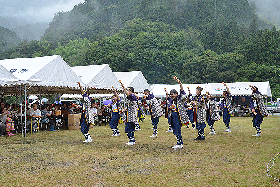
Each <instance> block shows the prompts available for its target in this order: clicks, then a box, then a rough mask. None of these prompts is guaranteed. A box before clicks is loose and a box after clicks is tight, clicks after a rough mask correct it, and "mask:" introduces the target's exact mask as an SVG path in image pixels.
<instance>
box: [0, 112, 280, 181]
mask: <svg viewBox="0 0 280 187" xmlns="http://www.w3.org/2000/svg"><path fill="white" fill-rule="evenodd" d="M149 119H150V117H149V116H147V117H146V120H145V121H144V122H143V123H140V125H141V129H142V130H141V131H136V132H135V138H136V145H134V146H126V145H125V143H126V142H127V141H128V138H127V136H126V134H125V133H124V124H120V125H119V129H120V131H121V136H119V137H111V133H112V132H111V129H110V127H109V126H95V127H93V128H90V134H91V136H92V138H93V142H92V143H88V144H85V143H83V142H82V141H83V140H84V137H83V135H82V133H81V132H80V131H78V130H76V131H74V130H72V131H66V130H61V131H55V132H49V131H46V132H44V131H40V132H39V133H38V134H27V137H26V138H22V137H21V134H17V135H15V136H12V137H0V146H1V148H0V167H1V171H0V184H1V186H86V185H89V186H280V184H279V182H277V181H274V180H273V179H272V178H270V177H267V176H266V166H267V164H268V162H269V161H270V160H271V159H272V158H273V157H275V155H277V153H278V152H279V150H280V149H279V143H280V135H279V132H280V130H279V128H280V117H279V116H270V117H268V118H265V119H264V122H263V123H262V126H261V127H262V136H261V137H252V136H251V135H252V134H255V133H256V131H255V129H254V128H253V127H252V118H249V117H244V118H242V117H238V118H237V117H236V118H231V123H230V125H231V127H232V132H231V133H226V132H224V129H225V126H224V124H223V123H222V121H218V122H216V123H215V124H214V127H215V130H216V133H217V134H216V135H208V133H209V132H210V130H209V127H208V126H207V127H206V129H205V132H206V140H205V141H201V142H194V141H193V139H194V138H196V135H197V131H196V130H188V129H187V128H186V127H185V126H183V127H182V136H183V141H184V148H183V149H182V150H179V151H174V150H172V149H171V147H172V146H173V145H175V144H176V139H175V136H174V135H173V133H166V132H165V131H166V130H167V129H168V124H167V120H166V119H165V118H161V119H160V122H159V125H158V133H159V134H158V137H157V138H154V139H153V138H150V135H152V130H151V127H152V125H151V123H150V120H149ZM270 174H271V175H273V176H274V177H276V178H278V179H279V178H280V158H279V159H277V160H275V164H274V166H273V167H272V168H271V170H270Z"/></svg>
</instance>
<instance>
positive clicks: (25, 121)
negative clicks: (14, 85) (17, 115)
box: [24, 84, 27, 137]
mask: <svg viewBox="0 0 280 187" xmlns="http://www.w3.org/2000/svg"><path fill="white" fill-rule="evenodd" d="M26 123H27V120H26V84H25V85H24V137H26Z"/></svg>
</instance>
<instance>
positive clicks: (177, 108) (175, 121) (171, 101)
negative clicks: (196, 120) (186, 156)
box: [167, 76, 189, 150]
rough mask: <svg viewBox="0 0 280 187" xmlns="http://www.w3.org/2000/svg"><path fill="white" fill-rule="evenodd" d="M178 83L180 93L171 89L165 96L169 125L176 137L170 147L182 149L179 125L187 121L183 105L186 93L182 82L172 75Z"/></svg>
mask: <svg viewBox="0 0 280 187" xmlns="http://www.w3.org/2000/svg"><path fill="white" fill-rule="evenodd" d="M173 78H174V79H175V80H176V81H177V82H178V83H179V84H180V94H178V92H177V90H175V89H172V90H171V91H170V96H169V97H168V98H167V101H168V108H169V110H170V111H171V126H172V129H173V134H174V135H175V136H176V138H177V144H176V145H175V146H173V147H172V149H174V150H177V149H182V148H183V144H184V143H183V140H182V134H181V125H182V124H183V123H187V122H188V121H189V118H188V115H187V112H186V108H185V106H184V103H185V100H186V93H185V91H184V88H183V84H182V82H181V81H180V80H179V79H178V78H177V77H175V76H174V77H173Z"/></svg>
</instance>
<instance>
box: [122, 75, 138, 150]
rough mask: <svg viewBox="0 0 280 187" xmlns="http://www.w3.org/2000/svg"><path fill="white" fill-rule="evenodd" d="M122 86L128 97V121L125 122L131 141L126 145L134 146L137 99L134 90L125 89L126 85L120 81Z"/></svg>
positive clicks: (131, 88) (130, 88)
mask: <svg viewBox="0 0 280 187" xmlns="http://www.w3.org/2000/svg"><path fill="white" fill-rule="evenodd" d="M119 82H120V83H121V86H122V88H123V90H124V92H125V94H126V95H127V102H126V105H127V106H126V121H125V133H127V137H128V139H129V141H128V143H126V145H134V144H135V138H134V131H135V123H136V122H137V120H138V118H137V97H136V96H135V95H134V88H133V87H128V88H125V86H124V84H123V83H122V82H121V80H119Z"/></svg>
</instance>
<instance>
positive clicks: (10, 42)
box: [0, 26, 20, 54]
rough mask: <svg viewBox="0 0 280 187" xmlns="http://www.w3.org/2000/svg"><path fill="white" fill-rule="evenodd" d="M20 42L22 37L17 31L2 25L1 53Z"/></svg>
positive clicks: (0, 32) (0, 36) (0, 28)
mask: <svg viewBox="0 0 280 187" xmlns="http://www.w3.org/2000/svg"><path fill="white" fill-rule="evenodd" d="M19 43H20V38H19V37H18V36H17V34H16V33H15V32H13V31H11V30H9V29H6V28H4V27H1V26H0V54H1V53H2V52H4V51H5V50H7V49H9V48H11V47H13V46H16V45H18V44H19Z"/></svg>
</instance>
